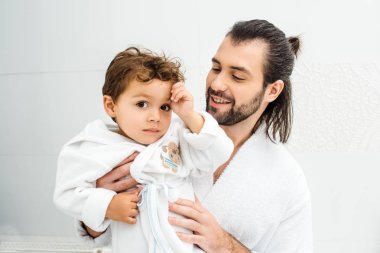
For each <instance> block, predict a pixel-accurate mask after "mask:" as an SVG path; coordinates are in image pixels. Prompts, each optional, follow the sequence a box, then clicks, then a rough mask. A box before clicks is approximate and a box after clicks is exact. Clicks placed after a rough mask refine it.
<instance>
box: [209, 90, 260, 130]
mask: <svg viewBox="0 0 380 253" xmlns="http://www.w3.org/2000/svg"><path fill="white" fill-rule="evenodd" d="M210 95H215V96H218V97H221V98H225V99H227V100H228V101H230V103H231V105H232V106H231V109H229V110H228V111H226V112H223V113H218V109H217V108H214V107H211V106H210V105H209V101H210V99H212V98H211V96H210ZM263 97H264V89H262V90H261V91H259V92H258V93H257V94H255V95H254V96H253V98H252V99H251V101H250V102H248V103H247V104H242V105H240V106H239V107H235V99H234V98H233V97H229V96H226V95H225V94H223V92H220V91H219V92H218V91H215V90H213V89H211V87H210V88H208V90H207V99H206V111H207V112H208V113H210V114H211V115H212V116H213V117H214V118H215V119H216V121H217V122H218V123H219V125H222V126H231V125H234V124H236V123H239V122H241V121H243V120H245V119H247V118H248V117H249V116H251V115H252V114H254V113H255V112H257V110H258V109H259V108H260V104H261V102H262V101H263Z"/></svg>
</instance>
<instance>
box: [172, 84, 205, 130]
mask: <svg viewBox="0 0 380 253" xmlns="http://www.w3.org/2000/svg"><path fill="white" fill-rule="evenodd" d="M171 92H172V96H171V100H172V102H171V104H170V106H171V108H172V110H173V111H174V112H175V113H176V114H177V115H178V116H179V117H180V118H181V119H182V120H183V122H184V123H185V125H186V126H187V127H188V128H189V129H190V131H191V132H193V133H199V132H200V130H201V129H202V127H203V122H204V119H203V117H202V116H201V115H200V114H199V113H197V112H195V111H194V98H193V96H192V95H191V94H190V92H189V91H188V90H187V89H186V87H185V84H184V83H183V82H178V83H175V84H173V87H172V90H171Z"/></svg>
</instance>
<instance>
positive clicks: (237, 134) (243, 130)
mask: <svg viewBox="0 0 380 253" xmlns="http://www.w3.org/2000/svg"><path fill="white" fill-rule="evenodd" d="M257 120H258V117H257V115H251V116H250V117H248V118H247V119H245V120H243V121H240V122H239V123H236V124H234V125H231V126H220V127H221V128H223V130H224V131H225V132H226V134H227V136H228V137H229V138H230V139H231V140H232V142H233V143H234V146H235V148H237V147H240V146H241V145H242V144H243V143H244V142H245V141H246V140H248V138H249V137H251V135H252V129H253V128H254V127H255V125H256V122H257Z"/></svg>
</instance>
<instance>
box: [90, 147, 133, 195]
mask: <svg viewBox="0 0 380 253" xmlns="http://www.w3.org/2000/svg"><path fill="white" fill-rule="evenodd" d="M138 154H139V153H137V152H135V153H133V154H132V155H130V156H129V157H127V158H126V159H124V160H123V161H121V162H120V163H119V164H118V165H117V166H116V167H115V168H114V169H112V170H111V171H110V172H108V173H107V174H105V175H104V176H102V177H101V178H99V179H98V180H96V188H105V189H108V190H111V191H115V192H123V191H126V190H130V189H133V188H135V187H136V185H137V182H136V180H134V179H133V178H132V177H131V172H130V168H131V164H132V162H133V160H134V159H135V158H136V156H137V155H138Z"/></svg>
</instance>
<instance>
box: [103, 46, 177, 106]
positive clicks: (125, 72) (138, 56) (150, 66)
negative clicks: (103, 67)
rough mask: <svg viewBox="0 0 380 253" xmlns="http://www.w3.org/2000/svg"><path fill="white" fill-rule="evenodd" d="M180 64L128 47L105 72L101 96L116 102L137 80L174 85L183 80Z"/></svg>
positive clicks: (146, 51)
mask: <svg viewBox="0 0 380 253" xmlns="http://www.w3.org/2000/svg"><path fill="white" fill-rule="evenodd" d="M180 67H181V64H180V63H179V61H177V60H173V59H169V58H167V57H166V56H165V55H162V56H160V55H157V54H155V53H153V52H152V51H150V50H148V49H139V48H137V47H129V48H127V49H126V50H124V51H122V52H120V53H118V54H117V55H116V56H115V58H114V59H113V60H112V61H111V63H110V65H109V66H108V69H107V72H106V78H105V82H104V85H103V95H109V96H111V97H112V99H113V101H115V102H116V100H117V99H118V97H119V96H120V94H121V93H122V92H123V91H124V90H125V89H126V87H127V86H128V84H129V83H130V82H131V81H133V80H137V81H139V82H145V83H148V82H150V81H151V80H153V79H159V80H161V81H169V82H170V83H172V84H174V83H176V82H179V81H183V80H184V76H183V73H182V72H181V71H180Z"/></svg>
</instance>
